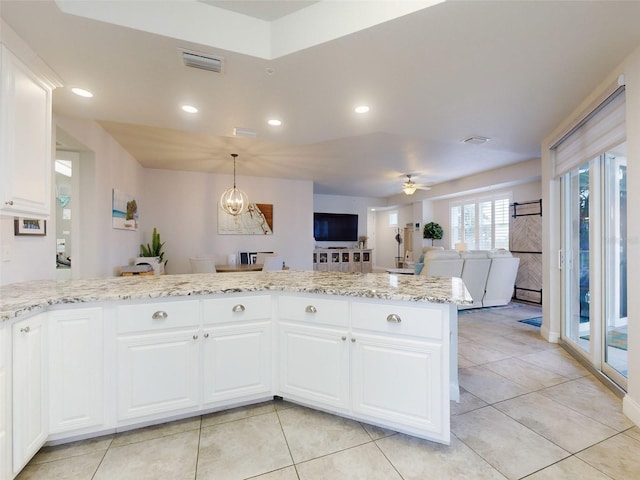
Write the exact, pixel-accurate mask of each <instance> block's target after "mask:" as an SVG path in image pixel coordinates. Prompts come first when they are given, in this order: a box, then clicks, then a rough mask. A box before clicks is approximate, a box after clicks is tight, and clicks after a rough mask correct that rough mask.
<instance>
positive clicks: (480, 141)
mask: <svg viewBox="0 0 640 480" xmlns="http://www.w3.org/2000/svg"><path fill="white" fill-rule="evenodd" d="M489 141H491V139H490V138H487V137H481V136H480V135H472V136H470V137H467V138H463V139H462V140H460V143H466V144H469V145H484V144H485V143H487V142H489Z"/></svg>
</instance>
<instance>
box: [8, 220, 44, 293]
mask: <svg viewBox="0 0 640 480" xmlns="http://www.w3.org/2000/svg"><path fill="white" fill-rule="evenodd" d="M0 246H2V249H3V250H4V249H5V248H7V249H9V256H8V258H9V260H6V261H2V262H0V285H7V284H9V283H16V282H26V281H29V280H53V279H55V274H56V257H55V226H54V224H52V223H51V221H47V235H46V236H44V237H31V236H14V228H13V217H4V216H2V217H0Z"/></svg>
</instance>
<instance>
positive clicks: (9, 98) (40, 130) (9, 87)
mask: <svg viewBox="0 0 640 480" xmlns="http://www.w3.org/2000/svg"><path fill="white" fill-rule="evenodd" d="M51 96H52V85H51V84H49V83H48V82H47V81H45V80H43V79H42V78H40V77H39V76H37V75H36V74H35V73H34V72H33V71H32V70H30V69H29V68H28V67H27V65H25V64H24V63H23V62H22V61H20V59H18V57H16V56H15V55H14V54H13V53H12V52H11V51H10V50H9V49H8V48H7V47H6V46H5V45H1V44H0V105H2V109H0V171H2V175H1V176H0V214H8V215H30V216H36V217H47V216H48V215H49V214H50V208H51V205H50V204H51V170H52V168H53V164H52V156H53V151H52V146H51Z"/></svg>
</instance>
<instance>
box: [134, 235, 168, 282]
mask: <svg viewBox="0 0 640 480" xmlns="http://www.w3.org/2000/svg"><path fill="white" fill-rule="evenodd" d="M163 246H164V242H161V241H160V234H159V233H158V230H157V229H156V228H155V227H154V228H153V232H152V233H151V244H149V243H147V244H146V245H144V244H140V256H139V257H138V258H137V259H136V264H138V265H139V264H141V263H148V264H149V265H151V266H152V267H153V270H154V272H155V274H156V275H159V274H161V273H164V266H165V265H166V263H167V260H165V259H164V252H163V251H162V247H163Z"/></svg>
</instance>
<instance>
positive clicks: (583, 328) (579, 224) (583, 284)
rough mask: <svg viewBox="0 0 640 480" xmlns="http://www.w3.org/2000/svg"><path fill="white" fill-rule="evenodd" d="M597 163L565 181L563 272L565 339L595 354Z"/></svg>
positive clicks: (571, 174) (571, 173)
mask: <svg viewBox="0 0 640 480" xmlns="http://www.w3.org/2000/svg"><path fill="white" fill-rule="evenodd" d="M592 163H593V162H589V163H585V164H584V165H581V166H580V167H578V168H577V169H575V170H572V171H571V172H569V173H568V174H566V175H565V176H564V177H563V178H562V181H563V200H564V202H563V203H564V209H563V225H564V232H563V242H564V248H563V259H562V263H563V271H564V296H563V298H564V328H563V336H564V338H565V340H568V341H569V343H571V344H573V345H574V346H575V347H576V348H580V349H582V350H583V351H584V352H585V353H590V352H591V350H592V349H591V342H590V339H591V308H590V307H591V291H590V285H591V281H590V278H589V277H590V269H589V263H590V258H589V252H590V250H591V248H590V243H591V242H590V228H589V226H590V224H589V221H590V219H591V214H590V201H589V200H590V193H591V177H592V175H591V173H592V171H593V166H592Z"/></svg>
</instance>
